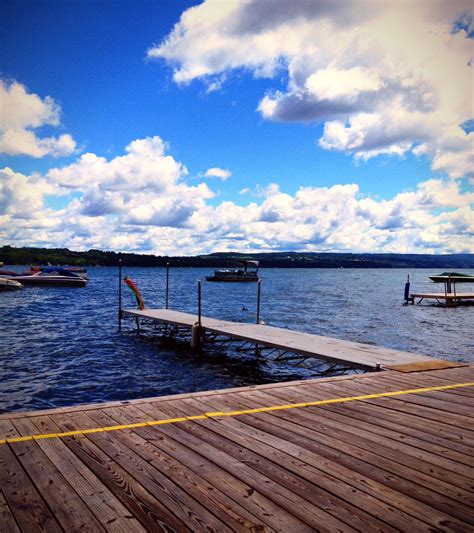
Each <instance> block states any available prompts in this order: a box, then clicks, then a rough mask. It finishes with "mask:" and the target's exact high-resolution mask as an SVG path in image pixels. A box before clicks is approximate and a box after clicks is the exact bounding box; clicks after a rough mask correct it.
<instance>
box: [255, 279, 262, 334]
mask: <svg viewBox="0 0 474 533" xmlns="http://www.w3.org/2000/svg"><path fill="white" fill-rule="evenodd" d="M261 285H262V280H260V279H259V280H258V282H257V317H256V320H255V323H256V324H260V296H261Z"/></svg>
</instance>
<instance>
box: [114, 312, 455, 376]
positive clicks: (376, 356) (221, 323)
mask: <svg viewBox="0 0 474 533" xmlns="http://www.w3.org/2000/svg"><path fill="white" fill-rule="evenodd" d="M122 312H123V314H124V315H128V316H132V317H135V318H136V319H138V320H151V321H153V322H156V323H161V324H169V325H172V326H179V327H185V328H189V329H191V328H192V327H193V326H195V325H196V324H197V323H198V321H199V317H198V316H197V315H193V314H189V313H182V312H179V311H173V310H171V309H143V310H136V309H124V310H123V311H122ZM201 328H202V331H203V333H204V335H206V334H213V335H218V336H224V337H227V338H231V339H238V340H242V341H248V342H251V343H255V344H257V345H260V346H266V347H270V348H275V349H277V350H281V351H283V352H290V353H295V354H301V355H304V356H307V357H314V358H317V359H322V360H325V361H330V362H334V363H342V364H346V365H349V366H350V367H352V368H362V369H377V368H379V366H380V368H381V369H384V368H390V367H392V366H394V365H397V366H398V365H411V364H413V365H421V364H424V365H428V366H430V367H432V365H436V364H437V363H436V360H435V359H433V358H432V357H428V356H426V355H420V354H413V353H408V352H401V351H398V350H392V349H389V348H382V347H380V346H374V345H372V344H363V343H358V342H351V341H345V340H340V339H334V338H331V337H322V336H320V335H313V334H311V333H304V332H300V331H293V330H289V329H284V328H276V327H273V326H267V325H264V324H249V323H244V322H230V321H227V320H220V319H215V318H208V317H201ZM442 364H443V365H444V364H445V361H443V362H442Z"/></svg>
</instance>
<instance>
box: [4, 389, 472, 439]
mask: <svg viewBox="0 0 474 533" xmlns="http://www.w3.org/2000/svg"><path fill="white" fill-rule="evenodd" d="M463 387H474V381H470V382H467V383H453V384H452V385H439V386H437V387H424V388H421V389H408V390H397V391H391V392H379V393H376V394H362V395H359V396H347V397H345V398H330V399H328V400H315V401H312V402H301V403H289V404H284V405H271V406H268V407H256V408H254V409H243V410H241V411H211V412H208V413H203V414H202V415H192V416H183V417H178V418H166V419H163V420H150V421H148V422H135V423H133V424H122V425H117V426H105V427H97V428H92V429H76V430H73V431H64V432H62V433H43V434H41V435H27V436H24V437H12V438H6V439H3V440H0V445H1V444H6V443H8V444H12V443H15V442H24V441H29V440H38V439H54V438H61V437H74V436H76V435H89V434H93V433H103V432H105V431H119V430H122V429H133V428H140V427H150V426H158V425H163V424H175V423H178V422H188V421H192V420H205V419H207V418H219V417H227V416H239V415H251V414H255V413H267V412H271V411H282V410H284V409H298V408H300V407H313V406H317V405H328V404H331V403H344V402H354V401H358V400H372V399H375V398H390V397H391V396H402V395H406V394H418V393H421V392H432V391H443V390H450V389H460V388H463Z"/></svg>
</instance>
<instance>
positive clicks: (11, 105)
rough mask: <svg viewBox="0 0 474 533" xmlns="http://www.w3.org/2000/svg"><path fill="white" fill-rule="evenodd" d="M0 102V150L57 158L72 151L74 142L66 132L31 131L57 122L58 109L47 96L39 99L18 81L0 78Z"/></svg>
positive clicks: (58, 120)
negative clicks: (40, 133)
mask: <svg viewBox="0 0 474 533" xmlns="http://www.w3.org/2000/svg"><path fill="white" fill-rule="evenodd" d="M0 101H1V102H2V105H1V106H0V152H2V153H5V154H7V155H29V156H31V157H44V156H46V155H52V156H55V157H60V156H66V155H70V154H72V153H73V152H74V151H75V150H76V142H75V141H74V139H73V138H72V136H71V135H69V134H67V133H65V134H62V135H60V136H59V137H38V135H37V134H36V133H35V132H34V131H33V129H36V128H40V127H41V126H55V127H57V126H59V125H60V114H61V109H60V107H59V105H58V104H57V103H56V102H55V101H54V100H53V99H52V98H51V97H50V96H47V97H46V98H45V99H44V100H42V99H41V98H40V97H39V96H38V95H37V94H33V93H28V92H27V90H26V88H25V87H24V86H23V85H21V84H20V83H18V82H11V83H6V82H4V81H3V80H0Z"/></svg>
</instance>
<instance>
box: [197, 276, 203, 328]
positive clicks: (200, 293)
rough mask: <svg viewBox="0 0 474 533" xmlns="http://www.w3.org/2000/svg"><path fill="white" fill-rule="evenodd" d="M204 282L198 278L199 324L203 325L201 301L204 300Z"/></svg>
mask: <svg viewBox="0 0 474 533" xmlns="http://www.w3.org/2000/svg"><path fill="white" fill-rule="evenodd" d="M201 285H202V282H201V280H198V326H199V327H201V326H202V322H201V302H202V288H201Z"/></svg>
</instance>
